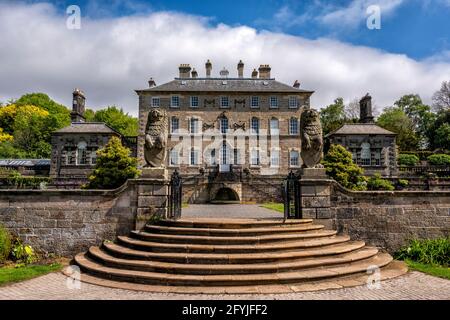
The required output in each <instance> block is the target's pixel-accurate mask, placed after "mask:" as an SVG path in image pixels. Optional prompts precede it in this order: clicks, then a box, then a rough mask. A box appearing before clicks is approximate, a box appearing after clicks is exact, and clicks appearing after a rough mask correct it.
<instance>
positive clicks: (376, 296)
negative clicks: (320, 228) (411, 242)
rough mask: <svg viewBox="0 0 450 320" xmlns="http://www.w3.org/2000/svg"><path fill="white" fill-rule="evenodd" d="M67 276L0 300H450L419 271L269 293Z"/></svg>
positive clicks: (9, 289)
mask: <svg viewBox="0 0 450 320" xmlns="http://www.w3.org/2000/svg"><path fill="white" fill-rule="evenodd" d="M67 279H68V278H67V277H65V276H64V275H63V274H61V273H51V274H48V275H45V276H42V277H39V278H35V279H32V280H28V281H24V282H21V283H17V284H12V285H8V286H3V287H0V300H24V299H36V300H42V299H44V300H47V299H55V300H73V299H76V300H94V299H95V300H109V299H114V300H153V299H158V300H186V299H187V300H219V299H224V300H226V299H233V300H239V299H270V300H272V299H283V300H292V299H293V300H301V299H307V300H409V299H418V300H431V299H433V300H450V281H449V280H445V279H440V278H436V277H432V276H429V275H426V274H423V273H420V272H415V271H414V272H409V273H407V274H406V275H404V276H401V277H398V278H394V279H391V280H386V281H382V282H381V287H380V288H379V289H369V288H368V287H367V286H358V287H351V288H344V289H334V290H324V291H315V292H300V293H289V294H266V295H253V294H250V295H189V294H169V293H149V292H139V291H131V290H122V289H111V288H106V287H101V286H96V285H92V284H87V283H80V288H78V289H73V288H72V289H69V288H68V287H67Z"/></svg>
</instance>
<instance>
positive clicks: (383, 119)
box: [377, 107, 419, 150]
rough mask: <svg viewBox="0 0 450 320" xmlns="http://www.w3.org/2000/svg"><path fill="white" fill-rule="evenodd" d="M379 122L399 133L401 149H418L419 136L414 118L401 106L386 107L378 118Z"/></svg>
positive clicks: (398, 138) (398, 140) (380, 124)
mask: <svg viewBox="0 0 450 320" xmlns="http://www.w3.org/2000/svg"><path fill="white" fill-rule="evenodd" d="M377 124H378V125H379V126H380V127H383V128H385V129H386V130H389V131H392V132H394V133H396V134H397V145H398V146H399V148H400V150H417V148H418V146H419V137H418V136H417V134H416V132H415V130H414V129H415V128H414V124H413V122H412V120H411V119H410V118H409V117H408V115H407V114H406V113H405V111H404V110H402V108H401V107H389V108H386V109H384V111H383V113H382V114H381V115H380V116H379V117H378V119H377Z"/></svg>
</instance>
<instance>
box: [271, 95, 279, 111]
mask: <svg viewBox="0 0 450 320" xmlns="http://www.w3.org/2000/svg"><path fill="white" fill-rule="evenodd" d="M272 98H275V100H276V102H277V104H276V106H272ZM279 106H280V99H278V97H277V96H271V97H269V108H270V109H278V108H279Z"/></svg>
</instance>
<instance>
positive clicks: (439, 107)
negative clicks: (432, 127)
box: [433, 81, 450, 112]
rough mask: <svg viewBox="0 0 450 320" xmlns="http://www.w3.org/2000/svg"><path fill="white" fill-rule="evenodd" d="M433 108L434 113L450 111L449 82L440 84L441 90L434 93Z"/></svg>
mask: <svg viewBox="0 0 450 320" xmlns="http://www.w3.org/2000/svg"><path fill="white" fill-rule="evenodd" d="M433 108H434V109H435V111H436V112H441V111H446V110H449V109H450V81H444V82H442V85H441V89H439V90H438V91H436V92H435V93H434V95H433Z"/></svg>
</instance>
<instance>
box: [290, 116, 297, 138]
mask: <svg viewBox="0 0 450 320" xmlns="http://www.w3.org/2000/svg"><path fill="white" fill-rule="evenodd" d="M294 121H295V122H294ZM293 123H295V128H296V130H295V132H294V131H292V129H293V128H292V127H293ZM298 134H299V120H298V118H296V117H290V118H289V135H290V136H296V135H298Z"/></svg>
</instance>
